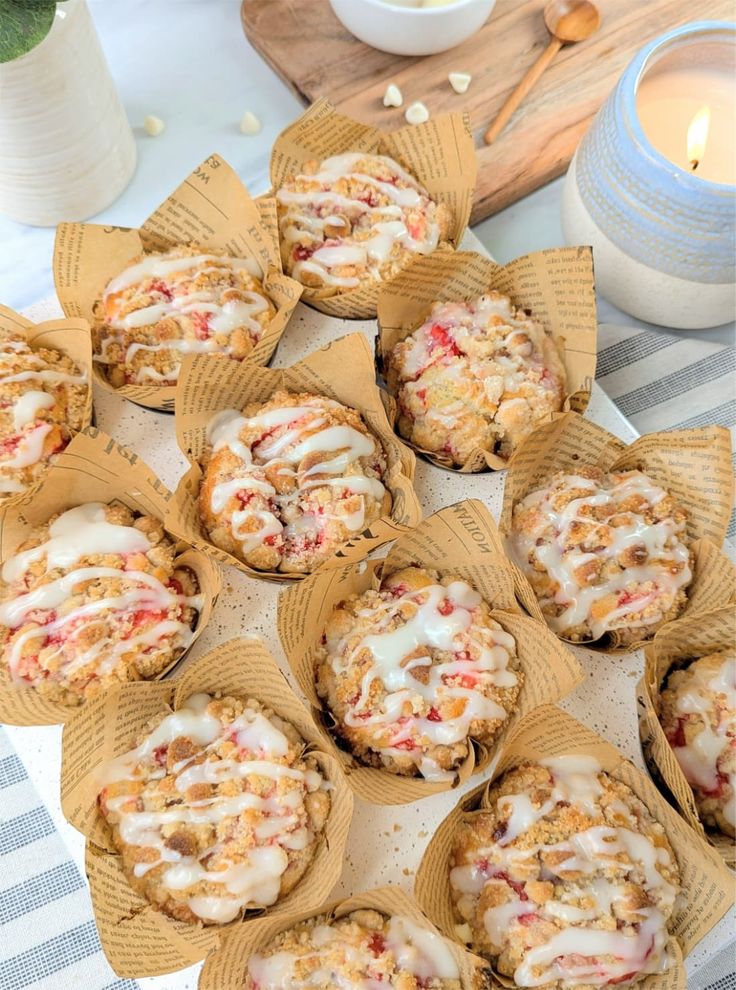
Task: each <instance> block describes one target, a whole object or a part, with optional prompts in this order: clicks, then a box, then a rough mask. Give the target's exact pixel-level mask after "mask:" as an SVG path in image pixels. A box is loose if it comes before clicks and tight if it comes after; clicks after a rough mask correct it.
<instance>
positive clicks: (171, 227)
mask: <svg viewBox="0 0 736 990" xmlns="http://www.w3.org/2000/svg"><path fill="white" fill-rule="evenodd" d="M189 244H194V245H196V246H197V247H203V248H210V249H215V250H223V251H226V252H227V253H228V254H229V255H231V256H233V257H244V258H253V259H255V260H256V261H257V262H258V264H259V265H260V267H261V271H262V272H263V282H264V288H265V289H266V293H267V295H268V296H269V297H270V298H271V301H272V302H273V304H274V306H275V308H276V315H275V316H274V318H273V319H272V320H271V322H270V323H269V324H268V326H267V327H266V329H265V331H264V333H263V336H262V337H261V339H260V340H259V341H258V342H257V343H256V344H255V346H254V347H253V350H252V351H251V352H250V354H249V358H250V360H251V361H253V362H255V363H256V364H267V363H268V361H270V359H271V357H272V355H273V353H274V351H275V350H276V346H277V344H278V342H279V340H280V338H281V334H282V333H283V332H284V329H285V327H286V324H287V323H288V322H289V320H290V318H291V315H292V313H293V312H294V309H295V307H296V304H297V303H298V302H299V297H300V296H301V293H302V286H301V285H300V284H299V283H298V282H296V281H294V279H291V278H289V277H288V276H286V275H284V273H283V271H282V269H281V256H280V254H279V243H278V230H277V224H276V203H275V201H273V200H270V199H268V198H264V199H261V200H259V201H258V203H256V201H255V200H253V199H252V198H251V196H250V194H249V193H248V190H247V189H246V188H245V186H244V185H243V183H242V182H241V181H240V178H239V177H238V175H237V173H236V172H235V171H234V169H232V168H231V167H230V165H228V164H227V162H226V161H224V160H223V159H222V158H220V156H219V155H210V156H209V158H207V159H206V160H205V161H204V162H202V164H201V165H198V166H197V168H195V169H194V171H193V172H192V173H191V175H189V176H187V178H186V179H185V180H184V181H183V182H182V183H181V185H180V186H178V188H176V189H175V190H174V191H173V192H172V193H171V195H170V196H168V197H167V199H166V200H165V201H164V202H163V203H162V204H161V205H160V206H159V207H157V208H156V209H155V210H154V211H153V213H152V214H151V215H150V217H148V219H147V220H145V221H144V223H143V224H142V226H141V227H140V228H134V227H112V226H103V225H102V224H94V223H62V224H60V225H59V226H58V227H57V230H56V241H55V244H54V260H53V271H54V284H55V286H56V293H57V295H58V297H59V301H60V302H61V307H62V309H63V310H64V313H65V314H66V315H67V316H70V317H82V318H84V319H86V320H88V321H89V323H90V324H91V325H93V324H95V323H96V322H98V321H96V319H95V315H94V305H95V302H96V301H97V300H99V299H100V298H101V296H102V292H103V290H104V288H105V286H106V285H107V283H108V282H109V281H110V279H111V278H113V277H114V276H115V275H118V274H120V272H121V271H123V269H125V268H127V267H128V265H129V264H130V262H131V261H132V260H133V258H135V257H137V256H138V255H140V254H141V253H143V252H146V253H148V252H151V251H168V250H171V249H172V248H174V247H178V246H181V245H189ZM220 356H222V357H224V356H226V355H220ZM231 360H232V359H231ZM94 380H95V381H96V382H97V384H98V385H101V386H102V387H103V388H105V389H107V391H109V392H114V393H116V394H117V395H122V396H124V397H125V398H126V399H130V401H131V402H135V403H137V404H138V405H141V406H146V407H147V408H149V409H159V410H163V411H165V412H172V411H173V408H174V396H175V394H176V386H175V385H163V386H162V385H133V384H131V385H123V386H121V387H120V388H115V387H114V386H113V385H111V384H110V382H109V380H108V379H107V377H106V376H105V374H104V372H103V371H102V370H101V368H100V365H99V363H98V362H94Z"/></svg>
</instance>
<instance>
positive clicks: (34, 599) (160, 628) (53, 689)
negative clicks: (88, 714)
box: [0, 502, 202, 705]
mask: <svg viewBox="0 0 736 990" xmlns="http://www.w3.org/2000/svg"><path fill="white" fill-rule="evenodd" d="M1 574H2V584H1V586H0V644H2V661H3V663H4V665H5V667H6V668H7V670H8V673H9V675H10V678H11V680H12V681H13V682H14V683H15V684H16V685H18V686H19V687H30V688H33V689H34V690H36V691H38V693H39V695H41V696H42V697H44V698H46V699H48V700H49V701H54V702H59V703H61V704H64V705H78V704H80V703H81V702H82V701H84V700H85V699H88V698H92V697H94V696H95V695H97V694H99V693H100V692H101V691H104V690H105V689H107V688H109V687H110V686H111V685H113V684H116V683H120V682H122V681H133V680H139V679H144V680H149V679H151V678H154V677H157V676H158V675H159V674H160V673H161V672H162V671H163V670H165V669H166V668H167V667H169V666H170V665H171V664H172V662H173V661H174V660H176V659H177V657H179V656H180V655H181V654H182V653H183V652H184V650H186V649H187V647H188V646H189V644H190V643H191V641H192V638H193V631H192V629H193V626H194V625H195V621H196V617H197V614H198V612H199V611H200V609H201V607H202V602H201V598H200V596H199V594H198V591H199V588H198V584H197V579H196V576H195V575H194V574H193V573H192V571H191V570H189V569H188V568H183V567H177V565H176V547H175V545H174V543H173V542H172V541H171V540H170V539H169V537H168V536H167V535H166V534H165V533H164V530H163V526H162V524H161V523H160V522H159V520H158V519H154V518H153V517H152V516H145V515H139V514H136V513H133V512H132V511H131V510H130V509H129V508H128V507H127V506H125V505H123V504H122V503H120V502H112V503H111V504H110V505H103V504H102V503H100V502H89V503H86V504H84V505H79V506H76V507H75V508H73V509H68V510H67V511H66V512H62V513H59V514H57V515H55V516H53V517H52V518H51V519H49V521H48V522H47V523H45V524H44V525H42V526H39V527H37V528H36V529H34V530H33V531H32V532H31V533H30V535H29V537H28V539H27V540H25V542H24V543H22V544H21V545H20V546H19V547H18V548H17V550H16V552H15V553H14V554H13V555H12V556H10V557H8V558H7V559H6V560H5V562H4V564H3V566H2V572H1Z"/></svg>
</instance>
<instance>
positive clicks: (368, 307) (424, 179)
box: [270, 99, 478, 320]
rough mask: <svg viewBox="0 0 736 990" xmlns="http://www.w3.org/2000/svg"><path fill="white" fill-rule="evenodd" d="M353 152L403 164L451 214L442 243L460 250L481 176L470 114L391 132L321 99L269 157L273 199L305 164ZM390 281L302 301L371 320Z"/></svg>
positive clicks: (321, 292) (307, 294)
mask: <svg viewBox="0 0 736 990" xmlns="http://www.w3.org/2000/svg"><path fill="white" fill-rule="evenodd" d="M349 151H364V152H366V153H368V154H377V155H388V156H389V158H393V159H394V160H395V161H397V162H399V164H400V165H403V166H404V168H405V169H406V170H407V171H408V172H409V173H410V174H411V175H413V176H414V178H415V179H418V180H419V182H420V183H421V184H422V185H423V186H424V188H425V189H426V190H427V192H428V193H429V195H430V196H431V197H432V199H433V200H435V202H437V203H446V204H447V206H448V207H449V208H450V209H451V210H452V214H453V218H454V225H453V228H452V232H451V234H450V237H449V238H448V242H443V244H444V245H445V246H446V247H451V248H454V247H457V246H458V244H459V243H460V241H461V240H462V238H463V234H464V233H465V229H466V227H467V226H468V220H469V219H470V210H471V207H472V205H473V192H474V189H475V179H476V174H477V171H478V165H477V161H476V157H475V145H474V143H473V134H472V131H471V129H470V117H469V116H468V114H467V113H462V114H460V113H452V114H444V115H442V116H439V117H433V118H432V119H431V120H428V121H427V122H426V124H418V125H415V126H412V125H409V126H407V127H401V128H399V130H397V131H390V132H388V131H380V130H378V129H377V128H375V127H370V126H369V125H368V124H361V123H360V122H359V121H357V120H353V119H352V118H351V117H346V116H345V115H344V114H341V113H338V112H337V111H336V110H335V108H334V107H333V106H332V104H331V103H330V102H329V101H328V100H325V99H321V100H317V102H316V103H313V104H312V106H311V107H309V108H308V109H307V110H306V111H305V112H304V113H303V114H302V116H301V117H300V118H299V119H298V120H297V121H295V122H294V123H293V124H290V125H289V127H287V128H286V130H285V131H282V133H281V134H280V135H279V136H278V137H277V138H276V143H275V144H274V146H273V151H272V152H271V166H270V173H271V185H272V186H273V191H272V193H271V195H274V193H275V191H277V190H278V189H279V188H280V187H281V186H282V185H283V183H284V180H285V179H286V178H287V176H289V175H295V174H297V173H298V172H300V171H301V169H302V167H303V166H304V164H305V163H306V162H308V161H312V160H314V159H318V160H320V161H321V160H323V159H325V158H329V157H331V156H332V155H341V154H344V153H345V152H349ZM391 282H392V280H388V281H387V282H383V283H379V282H372V283H370V284H368V285H360V286H357V287H356V288H355V289H348V290H347V291H346V292H340V293H338V294H335V295H331V294H330V293H331V290H330V289H324V288H323V289H310V288H308V287H306V286H305V288H304V292H303V295H302V299H303V301H304V302H305V303H308V304H309V305H310V306H313V307H314V308H315V309H318V310H320V311H321V312H322V313H327V314H328V315H330V316H339V317H342V318H344V319H349V320H367V319H371V318H372V317H374V316H375V315H376V305H377V302H378V293H379V289H380V287H381V285H383V286H386V285H390V284H391Z"/></svg>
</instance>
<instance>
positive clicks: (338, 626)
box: [316, 566, 523, 780]
mask: <svg viewBox="0 0 736 990" xmlns="http://www.w3.org/2000/svg"><path fill="white" fill-rule="evenodd" d="M522 680H523V673H522V671H521V670H520V669H519V661H518V658H517V655H516V643H515V641H514V638H513V636H510V635H509V634H508V633H507V632H505V631H504V630H503V629H502V628H501V626H500V625H499V624H498V623H497V622H496V621H495V619H493V618H492V617H491V614H490V608H489V606H488V604H487V603H486V602H485V601H484V600H483V599H482V598H481V596H480V595H479V594H478V592H477V591H476V590H475V589H474V588H472V587H471V586H470V585H469V584H468V583H467V582H466V581H463V580H461V579H460V578H458V577H456V576H454V575H449V574H446V575H440V574H439V573H438V572H437V571H430V570H426V569H425V568H422V567H415V566H411V567H405V568H403V569H402V570H399V571H395V572H394V573H393V574H391V575H389V577H387V578H386V579H385V580H384V581H383V582H382V584H381V587H380V588H379V589H378V590H377V591H373V590H369V591H365V592H363V594H361V595H351V597H350V598H348V599H347V600H346V601H344V602H341V603H340V604H339V605H338V606H337V608H336V609H335V610H334V611H333V613H332V615H331V617H330V619H329V621H328V623H327V627H326V629H325V635H324V638H323V643H322V644H321V645H320V647H319V649H318V651H317V662H316V682H317V692H318V694H319V695H320V697H322V698H323V699H324V700H325V703H326V705H327V707H328V708H329V710H330V715H331V717H332V719H334V722H335V729H334V731H335V732H336V733H338V734H339V735H340V736H341V738H342V739H343V740H344V741H345V742H346V744H347V746H348V747H349V748H350V750H351V752H352V753H353V754H354V755H355V756H356V758H357V759H358V760H360V761H361V762H362V763H365V764H367V765H369V766H374V767H380V768H384V769H387V770H390V771H391V772H392V773H397V774H406V775H410V776H416V775H421V776H422V777H424V778H425V779H427V780H442V779H448V778H451V777H453V776H454V772H455V771H456V770H457V768H458V766H459V765H460V764H461V763H462V762H463V761H464V760H465V759H466V758H467V757H468V754H469V752H470V748H471V744H472V740H477V741H478V742H481V743H483V744H485V745H490V744H492V742H493V740H494V739H495V738H496V736H497V735H498V733H499V731H500V730H501V728H502V727H503V725H504V724H505V722H506V720H507V719H508V717H509V714H510V713H511V712H512V711H513V709H514V706H515V704H516V699H517V697H518V694H519V689H520V687H521V683H522Z"/></svg>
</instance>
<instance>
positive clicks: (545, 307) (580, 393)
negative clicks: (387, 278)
mask: <svg viewBox="0 0 736 990" xmlns="http://www.w3.org/2000/svg"><path fill="white" fill-rule="evenodd" d="M491 289H495V290H496V291H497V292H501V293H503V294H504V295H506V296H509V297H510V299H511V302H512V303H513V304H514V305H516V306H518V307H520V308H521V309H524V310H526V311H527V312H530V313H531V318H532V319H533V320H535V321H536V322H538V323H540V324H542V326H543V327H544V328H545V329H548V330H550V331H551V334H552V340H553V342H554V344H555V346H556V348H557V350H558V352H559V354H560V357H561V359H562V363H563V365H564V368H565V372H566V374H567V383H566V386H565V399H564V403H563V406H562V410H561V412H565V411H567V410H570V409H572V410H574V411H575V412H578V413H583V412H585V410H586V409H587V407H588V402H589V400H590V389H591V385H592V383H593V380H594V378H595V367H596V351H597V335H598V322H597V319H596V307H595V282H594V278H593V253H592V251H591V249H590V248H589V247H568V248H550V249H549V250H547V251H536V252H535V253H534V254H527V255H523V256H522V257H520V258H516V259H515V260H514V261H511V262H509V264H508V265H498V264H496V262H495V261H492V260H491V259H490V258H486V257H484V256H483V255H480V254H476V253H475V252H472V251H458V252H450V251H438V252H435V253H434V254H431V255H427V256H425V257H421V258H417V260H416V261H414V262H413V263H412V264H411V265H410V266H409V267H408V268H405V269H404V271H403V272H401V273H400V274H399V275H397V276H396V278H395V279H392V280H391V282H389V283H387V284H386V285H385V286H384V287H383V288H382V290H381V292H380V294H379V297H378V337H377V338H376V361H377V365H378V369H379V372H380V373H381V374H383V375H385V372H386V369H387V362H388V357H389V355H390V353H391V351H392V350H393V348H394V347H395V346H396V344H398V343H400V342H401V341H402V340H405V339H406V338H407V337H408V336H409V335H410V334H411V333H413V332H414V330H416V329H417V327H420V326H421V325H422V323H424V321H425V320H426V319H427V317H428V316H429V313H430V310H431V308H432V305H433V304H434V303H435V302H449V301H453V300H455V301H464V302H470V301H472V300H473V299H477V298H478V296H480V295H483V294H484V293H486V292H488V291H489V290H491ZM558 415H559V413H555V414H553V416H555V417H556V416H558ZM390 419H391V422H392V424H394V426H395V424H396V421H397V419H398V409H397V404H396V398H395V396H391V397H390ZM402 439H403V438H402ZM404 443H406V444H408V445H409V446H410V447H412V449H413V450H416V451H417V453H419V454H421V455H422V456H423V457H425V458H426V459H427V460H428V461H430V462H431V463H432V464H436V465H437V467H441V468H445V469H446V470H448V471H459V472H461V473H470V472H477V471H488V470H490V471H501V470H504V469H505V468H506V467H508V463H509V462H508V459H506V458H503V457H500V456H499V455H498V454H495V453H493V452H492V451H489V450H484V449H483V448H481V447H478V448H476V449H475V450H474V451H473V452H472V453H471V455H470V457H468V459H467V460H466V461H465V463H464V464H462V465H461V466H460V467H456V466H455V465H454V464H453V463H452V460H451V459H450V458H448V457H444V456H443V455H442V454H438V453H436V452H435V451H428V450H424V449H423V448H421V447H418V446H416V445H415V444H413V443H412V442H411V441H410V440H407V439H404Z"/></svg>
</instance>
